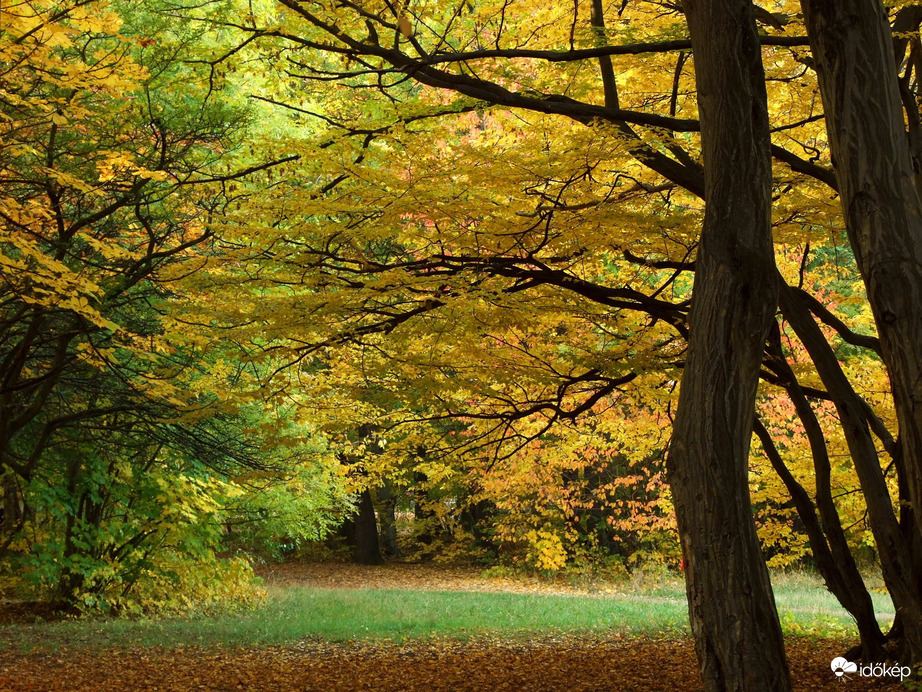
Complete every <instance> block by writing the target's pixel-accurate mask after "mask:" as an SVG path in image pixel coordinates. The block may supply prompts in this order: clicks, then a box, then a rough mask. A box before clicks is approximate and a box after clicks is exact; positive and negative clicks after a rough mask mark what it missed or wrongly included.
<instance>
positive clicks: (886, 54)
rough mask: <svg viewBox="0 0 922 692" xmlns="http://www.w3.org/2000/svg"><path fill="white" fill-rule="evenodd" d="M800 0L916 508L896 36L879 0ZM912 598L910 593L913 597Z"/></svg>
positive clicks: (918, 233)
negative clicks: (886, 371)
mask: <svg viewBox="0 0 922 692" xmlns="http://www.w3.org/2000/svg"><path fill="white" fill-rule="evenodd" d="M801 4H802V7H803V10H804V19H805V22H806V26H807V34H808V36H809V39H810V46H811V49H812V51H813V57H814V61H815V64H816V71H817V75H818V77H819V83H820V91H821V93H822V98H823V108H824V112H825V114H826V128H827V131H828V133H829V143H830V148H831V151H832V156H833V162H834V164H835V167H836V177H837V180H838V183H839V192H840V195H841V200H842V207H843V210H844V214H845V223H846V228H847V230H848V236H849V240H850V242H851V246H852V249H853V251H854V253H855V259H856V261H857V264H858V269H859V271H860V272H861V275H862V278H863V279H864V283H865V286H866V288H867V293H868V300H869V302H870V305H871V310H872V311H873V313H874V320H875V322H876V324H877V329H878V332H879V334H880V342H881V353H882V355H883V359H884V362H885V363H886V364H887V369H888V372H889V375H890V384H891V390H892V392H893V399H894V404H895V407H896V414H897V419H898V421H899V428H900V440H899V443H900V447H901V450H900V452H901V456H902V458H901V463H902V464H903V466H904V468H905V473H906V485H907V489H908V493H909V497H910V500H911V502H912V504H913V507H914V509H915V511H916V512H918V508H919V507H922V200H920V197H919V193H918V188H917V185H916V183H917V171H915V170H914V168H913V163H912V157H911V152H910V142H909V138H908V136H907V133H906V128H905V126H904V120H903V109H902V104H901V100H900V89H899V83H898V79H897V66H896V62H895V59H894V43H893V37H892V34H891V31H890V24H889V22H888V19H887V14H886V11H885V10H884V8H883V6H882V4H881V2H880V0H802V3H801ZM866 494H867V491H866ZM870 509H871V507H870V501H869V510H870ZM890 528H892V527H890ZM917 531H918V529H917ZM914 552H915V551H914ZM911 562H912V563H913V564H911V565H907V566H906V567H905V568H904V569H905V570H906V571H904V572H903V573H902V574H900V575H895V576H898V577H899V579H900V580H901V581H902V580H905V581H907V582H908V583H909V584H910V585H911V584H913V582H916V583H917V579H918V576H919V573H920V570H922V565H920V564H919V559H918V556H917V555H914V556H913V559H912V560H911ZM888 586H889V584H888ZM918 590H919V589H918V588H914V589H913V588H910V591H911V592H912V591H916V592H917V591H918ZM908 596H909V597H911V598H912V599H913V600H914V601H917V600H918V597H919V596H918V594H917V593H910V594H908ZM896 599H897V595H896V594H894V600H896ZM904 607H905V608H908V609H909V610H908V611H906V612H902V613H901V615H902V622H903V627H904V631H905V633H906V639H907V642H906V643H907V645H908V651H907V653H908V655H909V656H910V658H911V660H912V661H922V621H920V616H922V604H920V603H918V602H915V603H907V604H904ZM897 608H898V609H899V608H900V606H899V605H897Z"/></svg>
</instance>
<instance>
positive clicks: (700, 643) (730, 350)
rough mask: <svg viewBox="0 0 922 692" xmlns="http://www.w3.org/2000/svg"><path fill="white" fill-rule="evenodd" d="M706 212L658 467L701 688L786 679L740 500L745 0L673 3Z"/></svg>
mask: <svg viewBox="0 0 922 692" xmlns="http://www.w3.org/2000/svg"><path fill="white" fill-rule="evenodd" d="M682 5H683V7H684V9H685V15H686V18H687V20H688V26H689V31H690V33H691V39H692V48H693V52H694V61H695V74H696V80H697V90H698V103H699V110H700V114H701V139H702V158H703V161H704V166H705V202H706V211H705V217H704V226H703V229H702V234H701V242H700V244H699V246H698V256H697V264H696V271H695V285H694V295H693V298H692V305H691V311H690V315H689V323H690V334H689V346H688V352H687V357H686V362H685V369H684V374H683V377H682V386H681V392H680V396H679V404H678V411H677V415H676V420H675V426H674V432H673V439H672V444H671V451H670V455H669V462H668V471H669V478H670V483H671V485H672V491H673V497H674V501H675V507H676V515H677V520H678V527H679V535H680V537H681V539H682V547H683V553H684V559H685V566H686V589H687V592H688V603H689V618H690V622H691V627H692V632H693V634H694V636H695V648H696V651H697V654H698V660H699V663H700V666H701V674H702V679H703V682H704V686H705V689H707V690H714V691H715V692H717V691H720V692H757V691H759V690H765V691H766V692H769V691H771V692H779V691H784V690H789V689H791V681H790V677H789V673H788V667H787V661H786V658H785V654H784V642H783V639H782V635H781V625H780V623H779V621H778V612H777V610H776V608H775V601H774V597H773V595H772V590H771V583H770V581H769V576H768V570H767V568H766V566H765V562H764V560H763V559H762V554H761V550H760V547H759V541H758V537H757V536H756V531H755V525H754V523H753V516H752V507H751V503H750V498H749V479H748V469H749V445H750V439H751V436H752V426H753V415H754V411H755V397H756V388H757V386H758V379H759V368H760V364H761V361H762V353H763V350H764V345H765V340H766V337H767V336H768V332H769V327H770V326H771V323H772V320H773V318H774V314H775V310H776V305H777V281H776V271H775V265H774V251H773V246H772V234H771V156H770V149H769V144H770V140H769V125H768V108H767V98H766V93H765V82H764V72H763V68H762V62H761V47H760V44H759V37H758V32H757V30H756V24H755V18H754V15H753V5H752V2H751V0H684V1H683V3H682Z"/></svg>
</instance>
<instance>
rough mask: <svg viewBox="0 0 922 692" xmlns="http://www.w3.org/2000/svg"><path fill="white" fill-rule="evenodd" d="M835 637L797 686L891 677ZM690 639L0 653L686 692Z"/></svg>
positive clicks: (32, 664) (348, 691)
mask: <svg viewBox="0 0 922 692" xmlns="http://www.w3.org/2000/svg"><path fill="white" fill-rule="evenodd" d="M838 653H839V650H838V648H837V645H836V644H835V643H834V642H824V641H815V640H807V639H795V640H791V641H789V642H788V655H789V658H790V663H791V669H792V674H793V676H794V680H795V689H798V690H846V689H847V690H849V692H855V691H858V690H885V689H898V687H897V686H894V685H890V686H885V685H881V684H878V683H875V682H870V681H868V680H864V679H861V678H858V677H857V676H853V677H852V679H850V680H848V681H838V680H836V678H835V677H834V676H833V674H832V671H831V670H830V668H829V661H830V660H832V658H833V657H834V656H835V655H837V654H838ZM698 680H699V678H698V673H697V665H696V662H695V655H694V650H693V648H692V644H691V642H690V641H689V640H666V641H657V640H650V639H608V640H586V639H582V638H578V637H554V638H543V639H537V640H534V641H529V642H518V643H511V642H504V641H496V640H488V639H481V640H476V641H467V642H456V641H451V640H437V641H427V642H414V643H411V644H380V643H379V644H368V643H345V644H329V643H323V642H306V643H304V644H302V645H300V646H298V647H290V648H264V649H227V650H221V649H197V648H179V649H167V648H157V649H132V650H106V651H101V652H91V651H86V650H76V649H75V650H61V651H57V652H55V653H53V654H47V653H45V654H26V655H13V654H11V653H10V652H4V653H2V654H0V690H9V691H10V692H13V691H16V692H19V691H22V692H25V691H27V690H28V691H30V692H31V691H38V690H42V691H45V690H61V691H69V690H74V691H77V690H79V691H89V690H94V691H99V692H106V691H110V690H118V691H119V692H124V691H126V690H150V691H158V692H159V691H164V692H165V691H183V692H185V691H191V690H215V691H217V690H279V691H284V690H298V691H304V692H307V691H311V690H317V691H323V692H339V691H341V692H353V691H355V692H358V691H366V690H376V691H380V692H441V691H445V692H448V691H449V690H450V691H452V692H455V691H459V690H484V691H489V692H493V691H500V690H509V691H510V692H523V691H525V692H552V691H558V690H559V691H564V690H566V691H567V692H582V691H585V692H590V691H599V692H601V691H602V690H614V691H624V692H642V691H643V692H649V691H660V690H663V691H665V690H669V691H673V692H684V691H685V690H697V689H700V683H699V681H698Z"/></svg>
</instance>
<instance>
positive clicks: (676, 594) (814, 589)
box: [0, 574, 893, 650]
mask: <svg viewBox="0 0 922 692" xmlns="http://www.w3.org/2000/svg"><path fill="white" fill-rule="evenodd" d="M774 584H775V598H776V601H777V603H778V607H779V611H780V612H781V617H782V624H783V626H784V628H785V630H786V631H787V632H788V633H791V634H805V633H806V634H817V635H820V636H844V635H850V634H853V633H854V626H853V623H852V621H851V618H850V617H849V616H848V614H847V613H846V612H845V611H844V610H842V608H841V607H840V606H839V605H838V603H837V602H836V601H835V598H834V597H833V596H832V595H831V594H829V593H828V592H827V591H826V590H825V589H824V588H823V587H822V584H821V583H820V582H819V580H818V579H817V578H816V577H814V576H812V575H809V574H793V575H791V574H788V575H784V574H782V575H775V577H774ZM610 586H612V587H614V588H615V589H617V591H616V592H615V593H612V592H611V589H604V590H603V589H600V592H599V593H598V594H597V595H589V596H554V595H543V594H537V593H536V594H517V593H489V592H464V591H458V592H444V591H408V590H358V589H335V590H327V589H315V588H308V587H289V588H273V589H270V591H269V597H268V598H267V600H266V601H265V602H264V603H263V604H261V605H260V606H258V607H255V608H252V609H249V610H242V611H238V612H235V613H227V614H223V615H210V616H204V615H202V616H197V617H182V618H162V619H133V620H132V619H127V618H122V619H119V618H115V619H109V620H98V619H96V620H94V619H82V620H71V621H61V622H40V623H35V624H28V625H14V626H9V627H7V628H5V631H0V646H4V647H14V648H17V649H33V648H40V649H42V650H55V649H58V648H62V647H88V648H98V647H105V646H114V647H132V646H158V645H159V646H166V647H173V646H273V645H289V644H294V643H296V642H298V641H300V640H304V639H309V638H312V639H318V638H319V639H324V640H328V641H348V640H360V639H368V640H392V641H404V640H408V639H418V638H430V637H452V638H459V639H466V638H470V637H477V636H481V635H490V636H499V637H504V638H509V639H515V638H525V637H536V636H546V635H553V634H594V635H601V636H607V635H613V634H623V635H634V636H640V635H643V636H652V637H662V636H681V635H685V634H687V633H688V618H687V614H686V605H685V589H684V585H683V583H682V581H681V580H680V579H679V578H675V577H667V576H655V575H653V576H651V575H646V576H644V575H638V576H637V577H635V578H634V579H632V580H631V581H630V582H627V583H620V584H617V585H610ZM875 600H876V605H877V608H878V611H879V612H880V613H881V614H882V617H881V620H882V622H884V623H886V621H887V620H889V619H892V612H893V610H892V606H891V605H890V602H889V598H887V597H886V596H884V595H879V594H875Z"/></svg>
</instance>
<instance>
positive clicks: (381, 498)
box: [377, 479, 403, 556]
mask: <svg viewBox="0 0 922 692" xmlns="http://www.w3.org/2000/svg"><path fill="white" fill-rule="evenodd" d="M377 494H378V503H379V506H380V507H381V511H380V512H379V515H380V517H381V542H382V543H383V544H384V553H385V554H386V555H389V556H399V555H401V554H402V553H403V551H401V550H400V546H399V545H397V497H396V495H394V489H393V487H392V486H391V482H390V481H389V480H387V479H384V483H382V484H381V486H380V487H379V488H378V490H377Z"/></svg>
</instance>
